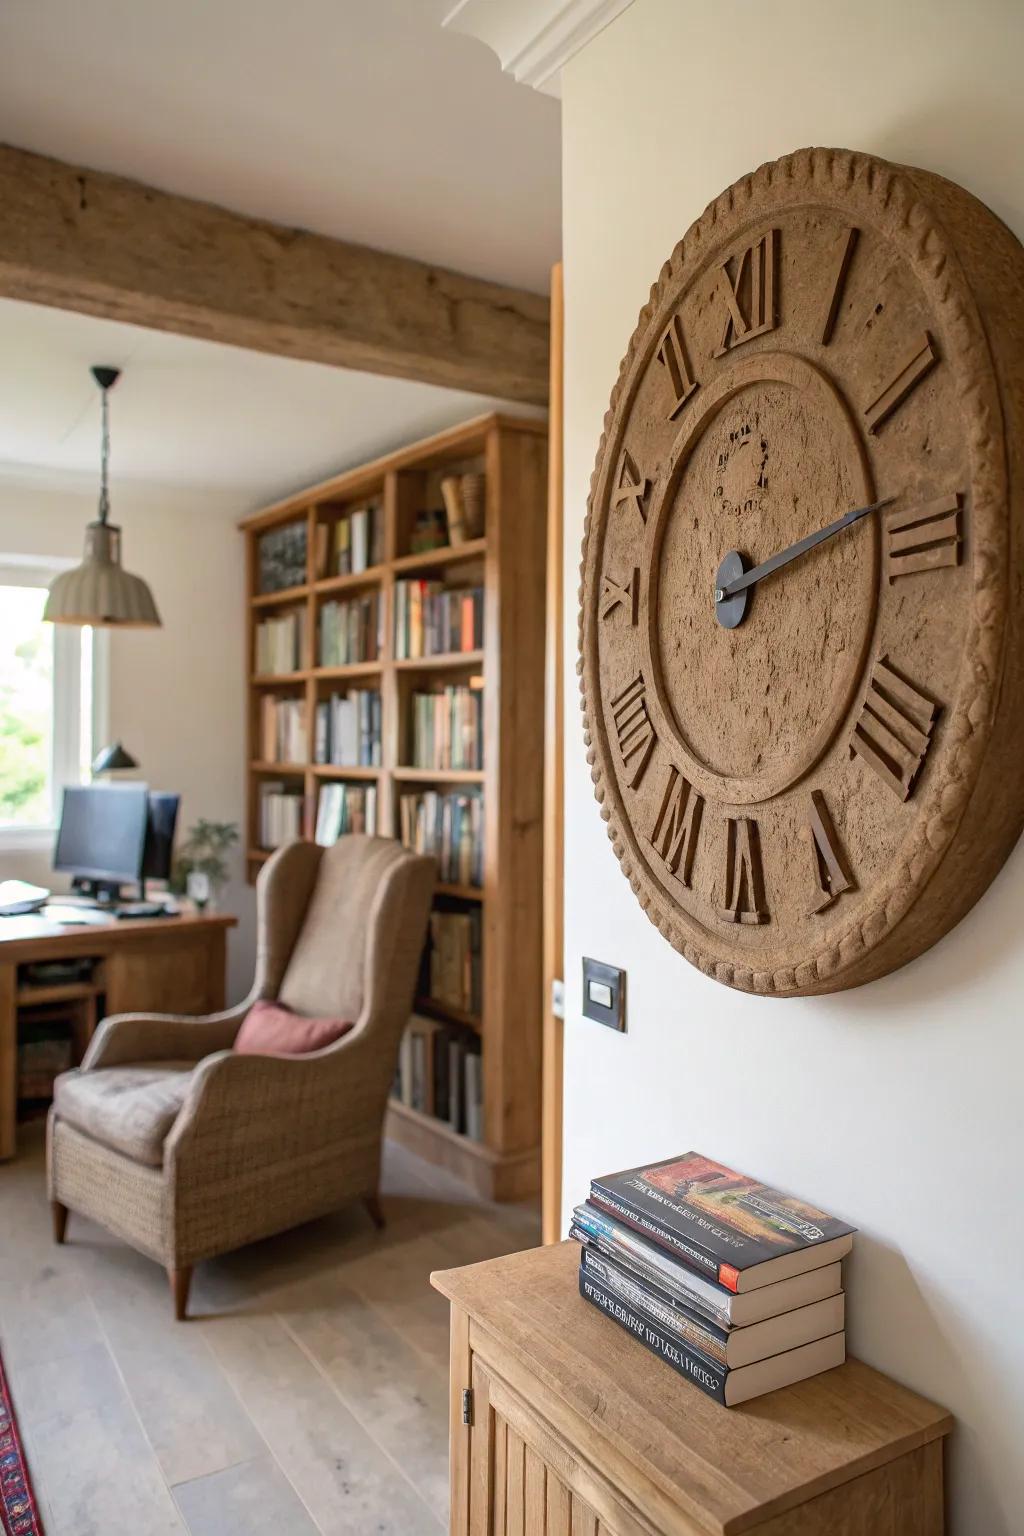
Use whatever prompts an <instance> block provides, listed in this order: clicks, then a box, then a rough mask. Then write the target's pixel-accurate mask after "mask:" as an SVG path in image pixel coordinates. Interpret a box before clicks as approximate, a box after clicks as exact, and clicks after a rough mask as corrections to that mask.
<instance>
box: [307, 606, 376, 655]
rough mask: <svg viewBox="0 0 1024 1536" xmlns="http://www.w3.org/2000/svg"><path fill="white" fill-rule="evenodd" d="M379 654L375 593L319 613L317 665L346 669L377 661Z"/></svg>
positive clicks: (324, 609) (328, 607)
mask: <svg viewBox="0 0 1024 1536" xmlns="http://www.w3.org/2000/svg"><path fill="white" fill-rule="evenodd" d="M380 652H381V636H380V601H379V594H378V593H376V592H371V593H368V594H367V596H366V597H354V598H351V599H350V600H349V601H347V602H331V603H324V605H323V607H322V608H321V609H320V649H319V657H320V665H321V666H322V667H347V666H349V665H351V664H352V663H353V662H357V661H376V660H377V659H378V657H379V656H380Z"/></svg>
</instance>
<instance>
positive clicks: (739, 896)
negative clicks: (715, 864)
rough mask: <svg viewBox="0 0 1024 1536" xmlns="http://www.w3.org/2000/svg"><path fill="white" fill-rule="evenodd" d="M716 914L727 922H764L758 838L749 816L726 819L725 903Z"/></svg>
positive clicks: (762, 877) (765, 915) (765, 905)
mask: <svg viewBox="0 0 1024 1536" xmlns="http://www.w3.org/2000/svg"><path fill="white" fill-rule="evenodd" d="M718 915H719V917H720V918H722V920H723V921H724V922H726V923H766V922H767V921H768V904H767V902H766V901H765V899H764V874H763V872H762V869H761V842H760V837H759V835H758V830H757V822H756V821H754V820H752V819H751V817H749V816H738V817H736V818H735V819H734V818H733V817H730V818H729V820H728V821H727V823H726V846H725V906H724V907H719V909H718Z"/></svg>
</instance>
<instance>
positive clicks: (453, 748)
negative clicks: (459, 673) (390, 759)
mask: <svg viewBox="0 0 1024 1536" xmlns="http://www.w3.org/2000/svg"><path fill="white" fill-rule="evenodd" d="M483 707H484V695H483V688H482V687H473V686H472V685H470V686H469V687H468V688H467V687H465V686H463V685H461V684H459V685H452V686H450V687H448V688H445V689H443V690H441V691H438V692H436V693H414V694H413V696H412V765H411V766H412V767H413V768H431V769H433V770H435V771H443V770H445V769H449V768H458V769H465V768H474V769H475V768H482V767H483V745H484V732H483Z"/></svg>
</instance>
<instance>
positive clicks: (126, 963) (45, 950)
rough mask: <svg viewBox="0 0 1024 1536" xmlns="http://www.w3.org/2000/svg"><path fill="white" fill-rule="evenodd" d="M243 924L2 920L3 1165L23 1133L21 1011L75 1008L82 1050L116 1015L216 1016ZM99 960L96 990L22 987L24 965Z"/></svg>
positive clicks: (193, 918) (90, 986) (216, 920)
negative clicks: (232, 944) (234, 937)
mask: <svg viewBox="0 0 1024 1536" xmlns="http://www.w3.org/2000/svg"><path fill="white" fill-rule="evenodd" d="M236 921H237V919H235V918H234V917H228V916H225V915H222V914H220V913H216V914H213V915H211V916H209V917H201V916H199V915H198V914H197V913H182V914H181V915H180V916H178V917H160V918H130V919H124V920H118V919H117V918H111V919H110V920H109V921H107V922H104V923H89V924H83V925H81V926H79V925H77V924H76V925H70V924H64V923H56V922H52V921H51V920H49V919H48V918H46V917H43V916H31V917H0V1159H2V1158H8V1157H13V1156H14V1152H15V1145H16V1132H17V1108H18V1105H17V1093H18V1008H19V1006H22V1007H24V1006H27V1005H28V1004H29V1003H38V1004H43V1003H48V1002H52V1003H67V1004H69V1005H75V1006H76V1007H77V1008H78V1010H79V1018H80V1027H79V1029H78V1031H77V1032H76V1046H77V1048H78V1051H79V1052H80V1051H81V1050H84V1048H85V1045H86V1044H87V1043H88V1039H89V1036H90V1035H91V1034H92V1031H93V1029H94V1028H95V1026H96V1022H97V1016H98V1013H99V1010H100V1004H101V1002H102V1011H103V1014H104V1015H105V1014H108V1013H138V1012H153V1013H214V1012H216V1011H217V1010H218V1009H219V1008H223V1007H224V973H225V960H226V955H227V932H228V929H229V928H233V927H234V926H235V923H236ZM82 956H84V957H88V958H89V959H91V960H94V961H95V965H94V967H93V975H92V979H91V980H90V981H89V982H88V983H77V982H76V983H71V984H70V985H68V986H52V987H32V988H31V989H29V988H27V987H26V986H25V985H24V983H23V982H22V983H20V984H19V972H18V968H19V966H22V965H24V964H26V963H27V962H28V961H32V960H70V959H77V958H79V957H82Z"/></svg>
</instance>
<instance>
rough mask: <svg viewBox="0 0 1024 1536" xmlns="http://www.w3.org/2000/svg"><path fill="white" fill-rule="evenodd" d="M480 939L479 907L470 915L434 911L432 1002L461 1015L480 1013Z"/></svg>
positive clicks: (428, 970) (428, 967) (429, 967)
mask: <svg viewBox="0 0 1024 1536" xmlns="http://www.w3.org/2000/svg"><path fill="white" fill-rule="evenodd" d="M480 937H481V933H480V908H479V907H474V908H473V909H472V910H471V911H469V912H438V911H434V912H431V914H430V945H429V953H428V957H427V965H426V973H427V987H428V990H429V996H430V1000H431V1001H432V1002H435V1003H439V1004H440V1005H441V1006H442V1007H443V1008H452V1009H457V1010H458V1012H459V1013H467V1014H473V1015H478V1014H479V1013H480V1010H481V1006H482V996H483V976H482V966H481V959H480V956H481V946H480Z"/></svg>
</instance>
